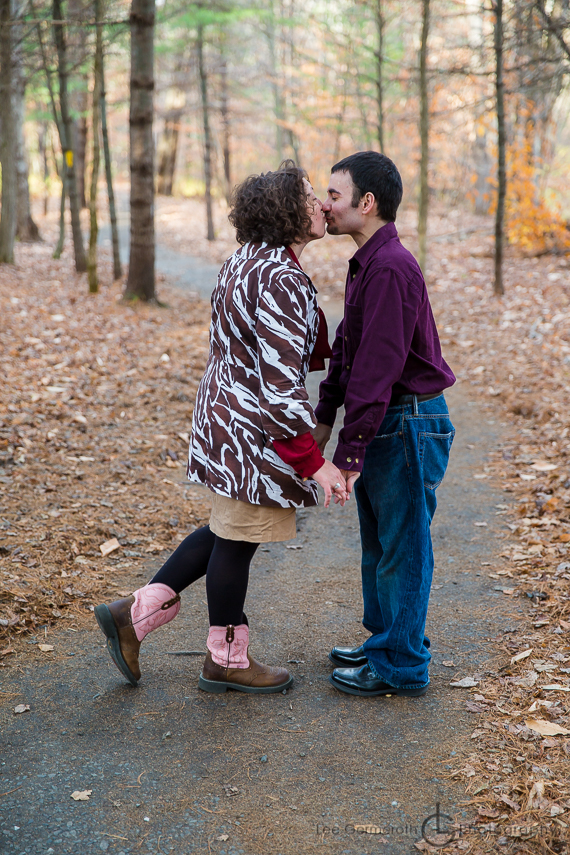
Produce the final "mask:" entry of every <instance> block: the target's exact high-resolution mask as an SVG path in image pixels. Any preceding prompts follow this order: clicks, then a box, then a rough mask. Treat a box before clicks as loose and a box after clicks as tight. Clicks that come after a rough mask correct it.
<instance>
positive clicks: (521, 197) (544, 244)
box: [491, 136, 570, 255]
mask: <svg viewBox="0 0 570 855" xmlns="http://www.w3.org/2000/svg"><path fill="white" fill-rule="evenodd" d="M536 175H537V163H536V158H535V157H534V156H533V154H532V141H531V139H530V138H529V136H527V137H526V139H525V140H524V141H523V142H522V143H517V144H515V145H513V146H511V147H509V149H508V151H507V198H506V201H505V225H506V235H507V239H508V242H509V243H510V244H511V246H515V247H518V248H519V249H521V250H522V251H523V252H524V253H526V254H529V255H535V254H542V253H546V252H555V251H558V252H560V251H564V250H570V223H567V222H565V221H564V219H563V217H562V215H561V213H560V210H559V209H558V208H557V207H553V206H551V205H548V204H547V203H546V202H545V200H544V199H542V198H540V192H539V189H538V188H537V184H536ZM493 184H495V186H496V182H495V181H493ZM496 205H497V198H496V191H495V193H494V199H493V202H492V204H491V213H494V212H495V210H496Z"/></svg>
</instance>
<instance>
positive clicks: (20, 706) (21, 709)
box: [14, 704, 30, 715]
mask: <svg viewBox="0 0 570 855" xmlns="http://www.w3.org/2000/svg"><path fill="white" fill-rule="evenodd" d="M29 711H30V707H29V704H18V706H17V707H14V712H15V714H16V715H18V713H23V712H29Z"/></svg>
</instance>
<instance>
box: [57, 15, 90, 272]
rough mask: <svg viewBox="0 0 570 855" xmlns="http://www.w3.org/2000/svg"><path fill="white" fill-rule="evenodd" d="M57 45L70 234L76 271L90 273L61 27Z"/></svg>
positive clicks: (65, 51)
mask: <svg viewBox="0 0 570 855" xmlns="http://www.w3.org/2000/svg"><path fill="white" fill-rule="evenodd" d="M53 17H54V20H56V21H61V20H62V19H63V12H62V8H61V0H53ZM53 32H54V39H55V44H56V47H57V57H58V76H59V106H60V110H61V129H62V130H63V131H64V139H62V140H61V147H62V149H63V151H64V153H65V154H64V160H65V171H66V183H67V192H68V194H69V207H70V209H71V231H72V233H73V249H74V252H75V269H76V271H77V272H78V273H84V272H85V271H86V270H87V259H86V258H85V248H84V246H83V235H82V234H81V222H80V219H79V198H78V195H77V182H76V179H75V162H74V157H73V148H72V142H71V141H72V139H73V131H72V120H71V114H70V112H69V103H68V99H67V49H66V44H65V33H64V28H63V26H62V25H59V26H56V27H54V28H53Z"/></svg>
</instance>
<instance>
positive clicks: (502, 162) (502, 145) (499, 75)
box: [493, 0, 507, 296]
mask: <svg viewBox="0 0 570 855" xmlns="http://www.w3.org/2000/svg"><path fill="white" fill-rule="evenodd" d="M493 10H494V12H495V69H496V85H495V89H496V99H497V148H498V152H497V181H498V191H497V213H496V216H495V281H494V283H493V291H494V293H495V294H496V295H497V296H501V295H502V294H504V293H505V286H504V285H503V244H504V221H505V197H506V195H507V169H506V131H505V85H504V82H503V0H495V2H493Z"/></svg>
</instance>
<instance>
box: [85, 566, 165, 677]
mask: <svg viewBox="0 0 570 855" xmlns="http://www.w3.org/2000/svg"><path fill="white" fill-rule="evenodd" d="M179 611H180V594H176V593H175V592H174V591H173V590H172V588H169V587H168V585H163V584H162V583H161V582H158V583H156V584H153V585H150V584H149V585H145V587H144V588H139V589H138V590H137V591H135V592H134V593H133V594H131V596H130V597H125V598H124V599H122V600H115V602H114V603H110V604H109V605H108V606H107V605H105V604H103V605H100V606H96V607H95V617H96V618H97V623H98V624H99V626H100V627H101V629H102V631H103V633H104V635H106V637H107V648H108V650H109V653H110V654H111V657H112V659H113V662H114V663H115V665H116V666H117V668H118V669H119V671H120V672H121V674H124V676H125V677H126V678H127V680H129V682H130V683H132V685H133V686H136V685H137V682H138V681H139V680H140V678H141V672H140V668H139V649H140V646H141V641H142V640H143V638H144V637H145V635H148V633H149V632H152V631H153V629H157V627H159V626H162V625H163V624H165V623H168V622H169V621H171V620H172V619H173V618H175V617H176V615H177V614H178V612H179Z"/></svg>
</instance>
